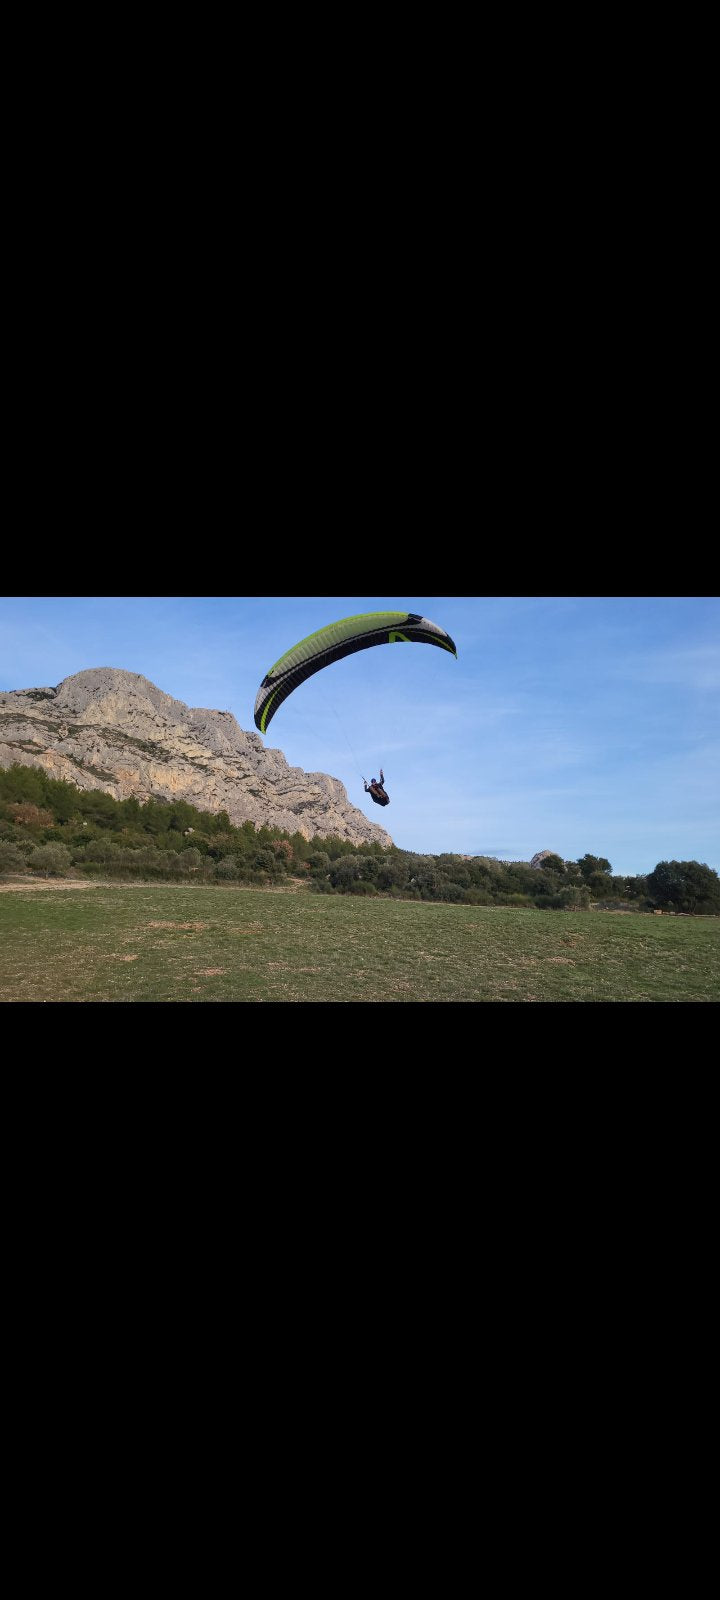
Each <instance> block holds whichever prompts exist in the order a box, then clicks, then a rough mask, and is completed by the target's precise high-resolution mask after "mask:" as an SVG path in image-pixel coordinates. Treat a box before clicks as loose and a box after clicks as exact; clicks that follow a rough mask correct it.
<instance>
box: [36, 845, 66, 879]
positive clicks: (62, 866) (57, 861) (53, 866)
mask: <svg viewBox="0 0 720 1600" xmlns="http://www.w3.org/2000/svg"><path fill="white" fill-rule="evenodd" d="M71 861H72V857H71V855H70V851H69V850H66V849H65V846H64V844H41V845H38V848H37V850H33V853H32V855H31V856H30V859H29V862H28V865H29V867H30V868H31V870H32V871H33V872H44V873H45V877H46V878H48V877H51V876H53V877H54V876H55V875H57V876H59V875H60V874H61V873H63V872H67V870H68V868H69V866H70V865H71Z"/></svg>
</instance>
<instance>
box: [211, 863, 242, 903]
mask: <svg viewBox="0 0 720 1600" xmlns="http://www.w3.org/2000/svg"><path fill="white" fill-rule="evenodd" d="M215 877H216V878H219V879H220V880H221V881H223V882H228V881H229V880H231V879H233V878H239V877H240V870H239V868H238V864H237V861H236V860H235V857H234V856H224V857H223V859H222V861H218V864H217V866H216V868H215ZM219 903H220V902H219V901H218V904H219Z"/></svg>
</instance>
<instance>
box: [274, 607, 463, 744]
mask: <svg viewBox="0 0 720 1600" xmlns="http://www.w3.org/2000/svg"><path fill="white" fill-rule="evenodd" d="M376 644H434V645H438V646H439V648H440V649H441V650H449V651H450V654H451V655H453V656H457V650H456V648H455V645H454V644H453V641H452V639H451V638H450V635H449V633H446V632H445V629H444V628H440V627H438V624H437V622H430V620H429V618H428V617H421V616H419V615H418V614H417V613H416V612H413V611H370V612H366V613H365V615H364V616H359V617H343V618H342V619H341V621H339V622H331V623H329V624H328V626H327V627H326V628H320V629H319V631H318V632H317V633H311V634H310V635H309V636H308V638H307V639H301V640H300V642H299V644H296V645H293V647H292V649H291V650H288V651H287V653H286V654H285V655H284V656H281V657H280V660H279V661H276V662H275V665H274V667H271V668H270V671H269V672H267V673H266V674H265V677H264V678H263V681H262V683H261V685H260V688H259V689H258V692H257V698H256V700H255V727H256V728H259V729H260V732H261V733H266V732H267V729H268V727H269V725H270V723H271V721H272V719H273V717H274V715H275V712H276V711H277V709H278V707H279V706H281V705H282V703H283V700H286V699H287V697H288V695H289V694H292V692H293V689H297V687H298V685H299V684H301V683H304V682H305V679H306V678H310V677H311V676H312V674H313V673H314V672H320V671H321V670H322V668H323V667H329V666H330V665H331V663H332V662H333V661H341V660H342V658H343V656H350V655H353V654H354V653H355V651H357V650H369V649H370V648H371V647H372V646H373V645H376Z"/></svg>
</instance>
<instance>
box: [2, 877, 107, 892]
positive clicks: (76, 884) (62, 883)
mask: <svg viewBox="0 0 720 1600" xmlns="http://www.w3.org/2000/svg"><path fill="white" fill-rule="evenodd" d="M100 887H101V886H100V884H99V883H91V882H90V881H89V879H87V878H18V880H17V883H0V894H8V893H9V892H10V890H11V889H99V888H100Z"/></svg>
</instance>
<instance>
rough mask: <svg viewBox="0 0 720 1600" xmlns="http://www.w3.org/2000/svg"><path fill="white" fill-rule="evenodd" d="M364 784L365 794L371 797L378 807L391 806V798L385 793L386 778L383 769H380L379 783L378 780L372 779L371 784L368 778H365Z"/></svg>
mask: <svg viewBox="0 0 720 1600" xmlns="http://www.w3.org/2000/svg"><path fill="white" fill-rule="evenodd" d="M363 783H364V784H365V793H366V794H369V795H370V797H371V799H372V800H374V801H375V804H376V806H389V804H390V796H389V794H386V793H385V777H384V774H383V769H382V767H381V768H380V782H379V783H378V781H377V778H371V779H370V782H369V783H368V781H367V778H363Z"/></svg>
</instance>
